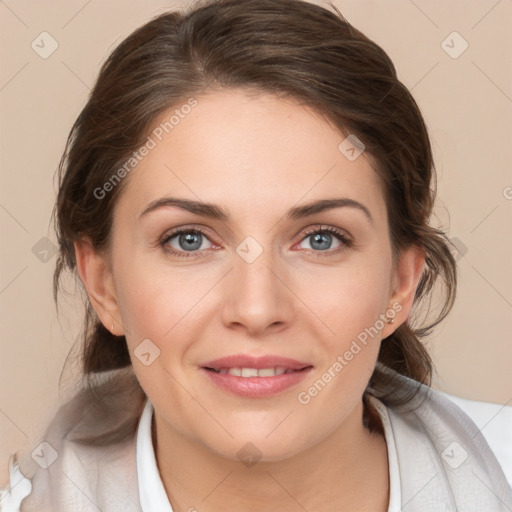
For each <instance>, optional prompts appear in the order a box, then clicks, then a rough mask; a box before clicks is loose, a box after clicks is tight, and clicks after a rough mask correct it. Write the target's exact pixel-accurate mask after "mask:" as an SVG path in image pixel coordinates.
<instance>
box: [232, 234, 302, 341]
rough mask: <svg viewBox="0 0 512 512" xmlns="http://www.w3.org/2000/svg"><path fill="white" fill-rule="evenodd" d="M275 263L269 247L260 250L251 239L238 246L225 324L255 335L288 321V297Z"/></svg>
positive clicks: (275, 258) (288, 294)
mask: <svg viewBox="0 0 512 512" xmlns="http://www.w3.org/2000/svg"><path fill="white" fill-rule="evenodd" d="M278 260H279V256H278V255H277V254H275V253H274V251H273V250H272V247H271V246H270V245H268V246H265V247H263V245H261V244H260V243H259V242H258V241H257V240H256V239H254V238H253V237H247V238H246V239H244V240H243V241H242V242H241V243H240V244H239V245H238V247H237V248H236V255H235V259H234V268H233V270H232V271H231V272H230V275H229V285H228V290H227V298H226V302H225V306H224V309H223V319H224V321H225V322H226V323H228V324H241V325H243V326H245V327H246V329H247V330H249V331H251V332H252V333H253V334H254V333H256V332H259V331H262V330H264V329H266V328H267V327H269V326H272V325H277V324H280V325H282V324H284V323H287V322H289V320H290V317H291V314H292V304H291V302H290V301H291V294H290V292H289V291H288V290H287V288H286V286H285V285H284V284H283V282H282V281H281V279H284V278H283V277H282V276H280V273H282V272H284V270H283V269H282V267H283V266H282V265H279V264H278ZM280 269H281V270H280ZM278 276H279V277H278Z"/></svg>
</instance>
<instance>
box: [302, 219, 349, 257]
mask: <svg viewBox="0 0 512 512" xmlns="http://www.w3.org/2000/svg"><path fill="white" fill-rule="evenodd" d="M306 241H308V244H309V246H310V247H302V248H305V249H311V250H313V252H315V253H321V252H325V253H326V254H316V256H329V255H332V254H336V253H338V252H341V251H343V250H345V249H347V248H348V247H350V246H351V245H352V241H351V240H350V238H349V237H348V236H347V235H346V234H345V233H344V232H343V231H341V230H339V229H337V228H334V227H331V226H327V227H321V228H316V229H312V230H309V231H306V233H304V237H303V238H302V241H301V244H302V243H304V242H306ZM333 243H334V244H336V245H335V246H334V248H333Z"/></svg>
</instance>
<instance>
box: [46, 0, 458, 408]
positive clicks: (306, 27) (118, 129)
mask: <svg viewBox="0 0 512 512" xmlns="http://www.w3.org/2000/svg"><path fill="white" fill-rule="evenodd" d="M330 5H331V7H332V8H333V10H334V11H335V12H330V11H329V10H327V9H325V8H323V7H320V6H317V5H314V4H310V3H307V2H304V1H301V0H244V1H240V0H220V1H211V0H210V1H207V2H199V3H197V2H196V3H194V4H193V5H192V6H191V7H190V8H189V10H188V11H187V12H184V13H183V12H168V13H164V14H162V15H159V16H158V17H156V18H155V19H153V20H151V21H149V22H148V23H146V24H145V25H143V26H141V27H140V28H138V29H137V30H136V31H135V32H133V33H132V34H131V35H130V36H129V37H127V38H126V39H125V40H124V41H122V42H121V44H120V45H119V46H118V47H117V48H116V49H115V50H114V51H113V53H112V54H111V55H110V56H109V57H108V59H107V60H106V62H105V63H104V64H103V66H102V68H101V71H100V73H99V76H98V79H97V81H96V84H95V86H94V88H93V90H92V92H91V95H90V97H89V100H88V102H87V104H86V105H85V107H84V109H83V110H82V112H81V113H80V115H79V117H78V119H77V120H76V122H75V124H74V125H73V127H72V130H71V133H70V135H69V138H68V141H67V144H66V149H65V152H64V155H63V157H62V160H61V162H60V167H59V185H60V186H59V192H58V198H57V202H56V206H55V210H54V215H55V227H56V232H57V236H58V241H59V244H60V253H59V257H58V261H57V266H56V269H55V274H54V296H55V300H57V295H58V291H59V283H60V278H61V274H62V272H63V270H65V269H68V270H69V271H71V272H75V271H76V268H75V267H76V260H75V253H74V246H73V242H74V241H75V240H78V239H80V238H81V237H83V236H87V237H89V238H90V239H91V241H92V243H93V245H94V247H95V248H96V249H97V250H108V244H109V236H110V230H111V225H112V214H113V209H114V207H115V204H116V201H117V199H118V197H119V194H120V193H121V191H122V189H123V187H124V186H125V185H126V181H127V180H128V179H129V177H127V178H125V179H124V180H122V182H121V183H119V186H115V187H113V188H112V190H110V191H109V192H108V193H107V194H105V196H104V197H103V198H101V199H98V196H97V192H96V193H95V191H97V190H98V189H99V188H101V187H103V185H104V184H105V183H106V182H107V181H109V179H111V177H112V175H113V173H114V172H115V170H116V169H119V168H121V167H122V166H123V165H124V163H125V162H126V160H127V159H128V158H129V157H130V155H131V154H132V153H133V151H134V150H136V149H137V148H139V147H140V146H141V144H143V143H144V141H145V140H146V138H147V135H148V131H149V130H150V129H151V127H152V123H154V122H155V120H156V119H157V118H159V116H161V115H162V113H163V112H165V111H166V110H167V109H169V108H171V107H172V106H176V105H179V104H184V103H186V102H187V99H190V98H191V97H193V95H199V94H201V93H202V92H206V91H209V90H212V89H215V88H232V87H241V88H244V89H246V90H248V91H249V90H251V91H254V92H256V93H259V92H261V93H271V94H275V95H277V96H279V97H291V98H294V99H296V100H299V101H300V102H301V103H302V104H304V105H307V106H309V107H312V108H313V109H315V110H316V111H317V112H319V113H321V114H322V115H324V116H325V118H326V119H328V120H330V121H331V122H333V123H334V124H335V126H337V127H338V128H339V130H340V131H341V133H343V134H345V135H348V134H349V133H352V134H355V135H356V136H357V137H358V138H359V139H360V140H361V141H362V142H363V143H364V145H365V147H366V154H367V155H369V156H370V157H371V159H372V160H373V162H374V166H375V170H376V171H377V172H378V173H379V175H380V176H381V178H382V181H383V184H384V188H385V195H386V201H387V209H388V215H389V227H390V236H391V245H392V247H393V252H394V254H395V256H396V255H397V254H399V253H400V251H401V250H403V249H405V248H407V247H410V246H411V245H417V246H419V247H423V248H424V249H425V252H426V265H425V268H424V271H423V274H422V277H421V281H420V283H419V286H418V288H417V291H416V296H415V311H416V310H417V308H418V303H419V302H424V301H425V299H426V300H427V301H428V300H429V297H430V296H431V294H432V291H433V288H434V284H435V283H436V282H437V280H438V279H440V280H441V281H442V282H443V283H444V285H445V288H444V291H445V295H444V298H443V301H442V307H441V308H440V311H439V313H438V314H437V316H436V318H435V319H434V320H432V321H430V322H427V324H426V325H421V326H414V325H413V324H412V323H411V322H407V323H404V324H402V325H400V326H399V327H398V328H397V329H396V331H395V332H394V333H393V334H391V335H390V336H389V337H388V338H386V339H385V340H384V341H383V342H382V345H381V350H380V353H379V364H378V365H377V367H376V369H375V372H374V374H373V377H372V379H371V381H370V383H369V388H368V389H369V390H371V393H373V394H378V393H379V390H380V392H381V396H382V398H383V399H386V393H383V392H382V390H383V389H384V388H385V383H386V382H387V381H388V380H389V379H388V377H386V372H385V371H383V368H384V369H385V368H391V369H392V370H395V371H396V372H398V373H399V374H401V375H404V376H406V377H410V378H411V379H414V380H415V381H418V382H423V383H427V384H428V383H430V378H431V374H432V361H431V359H430V357H429V355H428V353H427V351H426V349H425V347H424V345H423V343H422V339H423V338H425V337H426V336H427V335H428V334H429V333H430V331H431V329H432V328H433V327H434V326H435V325H437V324H438V323H439V322H440V321H441V320H442V319H443V318H444V317H445V316H446V315H447V314H448V312H449V310H450V309H451V307H452V304H453V301H454V298H455V291H456V264H455V261H454V258H453V257H452V255H451V253H450V251H449V249H448V247H449V242H448V241H447V239H446V236H445V234H444V233H443V232H442V231H440V230H437V229H434V228H433V227H430V226H429V219H430V216H431V213H432V208H433V203H434V198H435V169H434V163H433V158H432V151H431V147H430V141H429V137H428V133H427V128H426V126H425V123H424V120H423V118H422V115H421V113H420V111H419V108H418V106H417V104H416V102H415V100H414V98H413V97H412V95H411V93H410V92H409V91H408V90H407V88H406V87H405V86H404V85H403V84H402V83H401V82H400V81H399V80H398V78H397V75H396V71H395V68H394V65H393V63H392V62H391V60H390V58H389V57H388V56H387V54H386V53H385V52H384V50H383V49H382V48H380V47H379V46H378V45H377V44H375V43H374V42H373V41H371V40H370V39H368V38H367V37H366V36H365V35H363V34H362V33H361V32H360V31H358V30H357V29H355V28H354V27H352V26H351V25H350V24H349V23H348V22H347V21H346V20H345V19H344V17H343V16H342V14H341V13H340V12H339V11H338V9H337V8H336V7H335V6H333V5H332V4H330ZM75 275H76V274H75ZM129 365H130V357H129V353H128V349H127V345H126V341H124V342H123V340H120V339H119V338H118V337H116V336H114V335H112V334H111V333H110V332H109V331H108V330H107V329H105V328H104V327H103V325H102V324H101V322H100V321H99V319H98V317H97V315H96V313H95V311H94V309H93V308H92V306H91V304H90V303H89V302H88V301H86V315H85V324H84V330H83V371H84V374H86V375H88V374H89V375H90V374H96V373H98V372H106V371H108V370H113V369H116V368H124V367H127V366H129ZM388 398H389V397H388ZM402 401H403V402H406V401H407V399H404V400H402Z"/></svg>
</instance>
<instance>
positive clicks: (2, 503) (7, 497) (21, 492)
mask: <svg viewBox="0 0 512 512" xmlns="http://www.w3.org/2000/svg"><path fill="white" fill-rule="evenodd" d="M31 491H32V484H31V482H30V480H29V479H28V478H26V477H25V476H24V475H23V474H22V472H21V470H20V467H19V464H18V461H17V460H16V456H15V455H13V456H12V457H11V458H10V459H9V483H8V484H7V487H5V488H4V489H0V510H1V511H2V512H19V510H20V506H21V502H22V500H23V499H24V498H25V497H26V496H28V495H29V494H30V492H31Z"/></svg>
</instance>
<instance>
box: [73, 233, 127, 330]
mask: <svg viewBox="0 0 512 512" xmlns="http://www.w3.org/2000/svg"><path fill="white" fill-rule="evenodd" d="M74 246H75V255H76V267H77V270H78V274H79V276H80V279H81V280H82V283H83V284H84V286H85V289H86V290H87V294H88V295H89V300H90V301H91V304H92V307H93V308H94V310H95V311H96V313H97V314H98V317H99V318H100V320H101V322H102V324H103V325H104V327H105V328H106V329H107V330H108V331H110V332H111V333H112V334H115V335H116V336H122V335H123V334H124V330H123V326H122V323H121V314H120V311H119V306H118V302H117V294H116V290H115V286H114V279H113V276H112V272H111V269H110V265H109V263H108V261H107V257H106V255H105V254H103V253H99V252H97V251H96V250H95V249H94V247H93V246H92V243H91V242H90V240H89V239H88V238H84V239H82V240H79V241H75V242H74Z"/></svg>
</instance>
